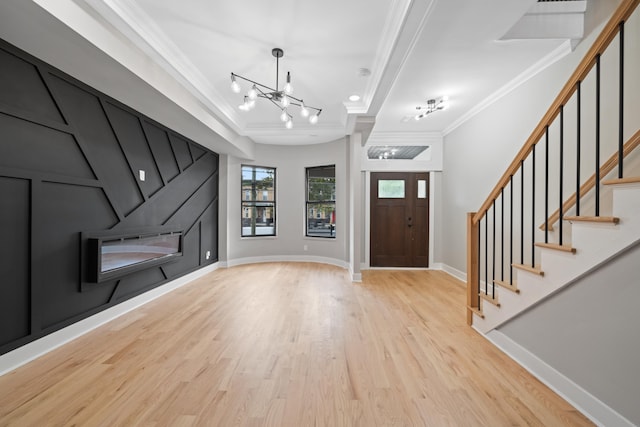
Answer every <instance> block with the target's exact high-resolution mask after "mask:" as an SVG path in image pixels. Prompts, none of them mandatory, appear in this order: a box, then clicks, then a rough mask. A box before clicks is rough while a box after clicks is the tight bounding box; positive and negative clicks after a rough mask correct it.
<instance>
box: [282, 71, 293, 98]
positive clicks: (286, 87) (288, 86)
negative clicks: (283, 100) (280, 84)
mask: <svg viewBox="0 0 640 427" xmlns="http://www.w3.org/2000/svg"><path fill="white" fill-rule="evenodd" d="M284 93H286V94H287V95H291V94H292V93H293V86H291V73H290V72H288V71H287V84H285V85H284Z"/></svg>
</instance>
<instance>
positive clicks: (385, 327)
mask: <svg viewBox="0 0 640 427" xmlns="http://www.w3.org/2000/svg"><path fill="white" fill-rule="evenodd" d="M466 310H467V307H466V290H465V289H464V287H463V286H461V284H460V282H459V281H458V280H456V279H454V278H452V277H451V276H449V275H448V274H446V273H444V272H439V271H387V270H376V271H364V272H363V281H362V283H358V284H354V283H352V282H351V281H350V280H349V276H348V274H347V272H346V271H345V270H342V269H340V268H337V267H333V266H328V265H319V264H309V263H267V264H256V265H248V266H240V267H234V268H229V269H221V270H218V271H216V272H214V273H211V274H209V275H207V276H205V277H202V278H200V279H198V280H196V281H194V282H192V283H190V284H188V285H185V286H184V287H182V288H180V289H177V290H175V291H174V292H172V293H170V294H167V295H165V296H163V297H161V298H158V299H157V300H155V301H152V302H150V303H149V304H147V305H145V306H143V307H140V308H139V309H137V310H135V311H134V312H131V313H128V314H126V315H124V316H122V317H120V318H118V319H116V320H114V321H112V322H110V323H107V324H105V325H103V326H101V327H100V328H97V329H95V330H94V331H92V332H90V333H88V334H86V335H84V336H82V337H80V338H78V339H76V340H75V341H72V342H70V343H69V344H67V345H65V346H63V347H61V348H58V349H56V350H54V351H52V352H50V353H48V354H46V355H44V356H42V357H41V358H39V359H37V360H35V361H33V362H31V363H29V364H27V365H25V366H23V367H21V368H19V369H17V370H15V371H13V372H11V373H8V374H6V375H4V376H2V377H0V402H2V404H1V405H0V425H245V426H252V425H259V426H263V425H272V426H306V425H331V426H376V425H421V426H422V425H424V426H442V425H574V426H586V425H592V424H591V423H590V422H589V421H588V420H587V419H586V418H585V417H584V416H583V415H581V414H580V413H579V412H578V411H576V410H575V409H574V408H572V407H571V406H570V405H569V404H567V403H566V402H565V401H564V400H563V399H561V398H560V397H559V396H558V395H556V394H555V393H554V392H553V391H551V390H550V389H549V388H547V387H546V386H545V385H543V384H542V383H540V382H539V381H538V380H536V379H535V378H534V377H532V376H531V375H530V374H529V373H527V372H526V371H525V370H524V369H523V368H522V367H520V366H519V365H517V364H516V363H515V362H513V361H512V360H511V359H509V358H508V357H507V356H506V355H505V354H503V353H502V352H501V351H499V350H498V349H497V348H496V347H494V346H492V345H491V344H490V343H489V342H488V341H487V340H485V339H484V338H483V337H482V336H480V335H479V334H477V333H476V332H475V331H474V330H473V329H472V328H469V327H468V326H467V325H466V316H465V312H466Z"/></svg>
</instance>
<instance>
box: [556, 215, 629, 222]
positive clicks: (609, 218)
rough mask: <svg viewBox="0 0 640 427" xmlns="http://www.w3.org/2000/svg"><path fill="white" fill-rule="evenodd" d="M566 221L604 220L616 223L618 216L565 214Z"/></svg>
mask: <svg viewBox="0 0 640 427" xmlns="http://www.w3.org/2000/svg"><path fill="white" fill-rule="evenodd" d="M564 219H565V220H567V221H576V222H605V223H610V224H617V223H619V222H620V218H618V217H615V216H583V215H581V216H565V217H564Z"/></svg>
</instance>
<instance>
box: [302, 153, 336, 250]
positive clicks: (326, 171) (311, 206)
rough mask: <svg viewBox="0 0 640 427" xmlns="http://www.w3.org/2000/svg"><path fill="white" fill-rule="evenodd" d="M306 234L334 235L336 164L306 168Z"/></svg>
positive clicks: (332, 236) (315, 235)
mask: <svg viewBox="0 0 640 427" xmlns="http://www.w3.org/2000/svg"><path fill="white" fill-rule="evenodd" d="M306 224H307V232H306V235H307V236H310V237H329V238H335V237H336V166H335V165H331V166H319V167H313V168H307V209H306Z"/></svg>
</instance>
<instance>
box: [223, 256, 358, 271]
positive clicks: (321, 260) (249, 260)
mask: <svg viewBox="0 0 640 427" xmlns="http://www.w3.org/2000/svg"><path fill="white" fill-rule="evenodd" d="M263 262H314V263H318V264H329V265H334V266H336V267H340V268H344V269H345V270H349V263H347V262H345V261H342V260H339V259H335V258H327V257H321V256H309V255H269V256H260V257H246V258H236V259H231V260H227V261H226V262H225V263H223V265H221V266H223V267H235V266H238V265H246V264H259V263H263Z"/></svg>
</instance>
